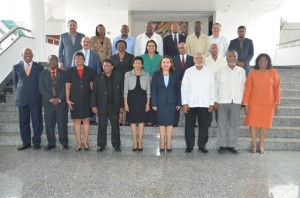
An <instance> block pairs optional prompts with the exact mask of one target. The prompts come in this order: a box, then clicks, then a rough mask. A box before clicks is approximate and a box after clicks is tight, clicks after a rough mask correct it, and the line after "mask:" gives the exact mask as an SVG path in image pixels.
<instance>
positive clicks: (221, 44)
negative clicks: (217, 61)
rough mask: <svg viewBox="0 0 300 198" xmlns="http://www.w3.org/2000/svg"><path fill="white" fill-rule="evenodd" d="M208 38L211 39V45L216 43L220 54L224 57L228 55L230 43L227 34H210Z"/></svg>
mask: <svg viewBox="0 0 300 198" xmlns="http://www.w3.org/2000/svg"><path fill="white" fill-rule="evenodd" d="M208 40H209V46H210V45H211V44H213V43H216V44H217V45H218V48H219V55H220V56H222V57H226V53H227V50H228V46H229V44H228V40H227V38H226V37H225V36H219V37H218V38H215V37H214V36H213V35H210V36H209V37H208Z"/></svg>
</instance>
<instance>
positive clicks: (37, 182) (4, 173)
mask: <svg viewBox="0 0 300 198" xmlns="http://www.w3.org/2000/svg"><path fill="white" fill-rule="evenodd" d="M299 167H300V152H295V151H294V152H291V151H269V152H268V151H266V153H265V154H263V155H261V154H251V153H250V152H249V151H246V150H242V151H241V152H240V154H238V155H233V154H230V153H225V154H224V155H219V154H218V153H217V151H216V150H210V153H209V154H203V153H202V152H199V151H198V150H195V149H194V151H193V152H192V153H190V154H186V153H185V152H184V150H182V149H174V150H173V152H172V153H160V152H159V150H155V149H149V150H146V149H144V151H143V152H132V151H131V149H130V148H123V149H122V152H121V153H117V152H115V151H113V150H112V149H110V148H108V149H107V150H105V151H104V152H103V153H97V152H96V149H95V148H92V150H91V151H82V152H79V153H75V151H74V148H70V149H69V150H68V151H62V150H60V149H59V148H56V149H54V150H52V151H44V150H38V151H35V150H33V149H32V148H31V149H27V150H24V151H17V147H16V146H0V181H1V182H0V197H43V198H44V197H122V198H123V197H138V198H139V197H213V198H218V197H222V198H225V197H230V198H232V197H238V198H242V197H247V198H248V197H249V198H252V197H255V198H260V197H262V198H264V197H274V198H275V197H281V198H282V197H284V198H296V197H300V190H299V185H300V168H299Z"/></svg>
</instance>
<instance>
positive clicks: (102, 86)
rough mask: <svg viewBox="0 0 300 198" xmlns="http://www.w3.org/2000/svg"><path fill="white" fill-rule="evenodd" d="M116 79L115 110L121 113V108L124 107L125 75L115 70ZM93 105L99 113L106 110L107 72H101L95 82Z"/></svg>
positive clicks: (92, 97) (114, 76)
mask: <svg viewBox="0 0 300 198" xmlns="http://www.w3.org/2000/svg"><path fill="white" fill-rule="evenodd" d="M111 75H113V81H114V112H115V113H116V114H119V112H120V108H123V107H124V99H123V82H124V81H123V79H124V78H123V75H122V74H120V73H118V72H113V73H112V74H111ZM91 107H97V108H98V111H99V113H104V112H106V107H107V97H106V81H105V73H104V72H103V73H101V74H99V75H98V76H97V77H96V78H95V81H94V83H93V89H92V95H91Z"/></svg>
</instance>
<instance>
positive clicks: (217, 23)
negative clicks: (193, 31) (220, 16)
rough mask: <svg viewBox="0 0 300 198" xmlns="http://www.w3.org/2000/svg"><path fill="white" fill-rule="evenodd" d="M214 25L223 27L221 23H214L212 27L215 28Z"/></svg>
mask: <svg viewBox="0 0 300 198" xmlns="http://www.w3.org/2000/svg"><path fill="white" fill-rule="evenodd" d="M214 25H218V26H220V27H222V26H221V24H220V23H214V24H213V25H212V27H213V26H214Z"/></svg>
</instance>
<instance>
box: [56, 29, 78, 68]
mask: <svg viewBox="0 0 300 198" xmlns="http://www.w3.org/2000/svg"><path fill="white" fill-rule="evenodd" d="M83 37H84V34H81V33H79V32H77V34H76V37H75V42H74V45H73V43H72V39H71V37H70V34H69V32H66V33H63V34H61V35H60V39H59V47H58V62H59V63H62V64H63V65H64V70H67V69H68V68H70V67H71V66H72V58H73V54H74V53H75V52H77V51H79V50H80V49H81V48H82V47H81V44H80V43H81V39H82V38H83Z"/></svg>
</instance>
